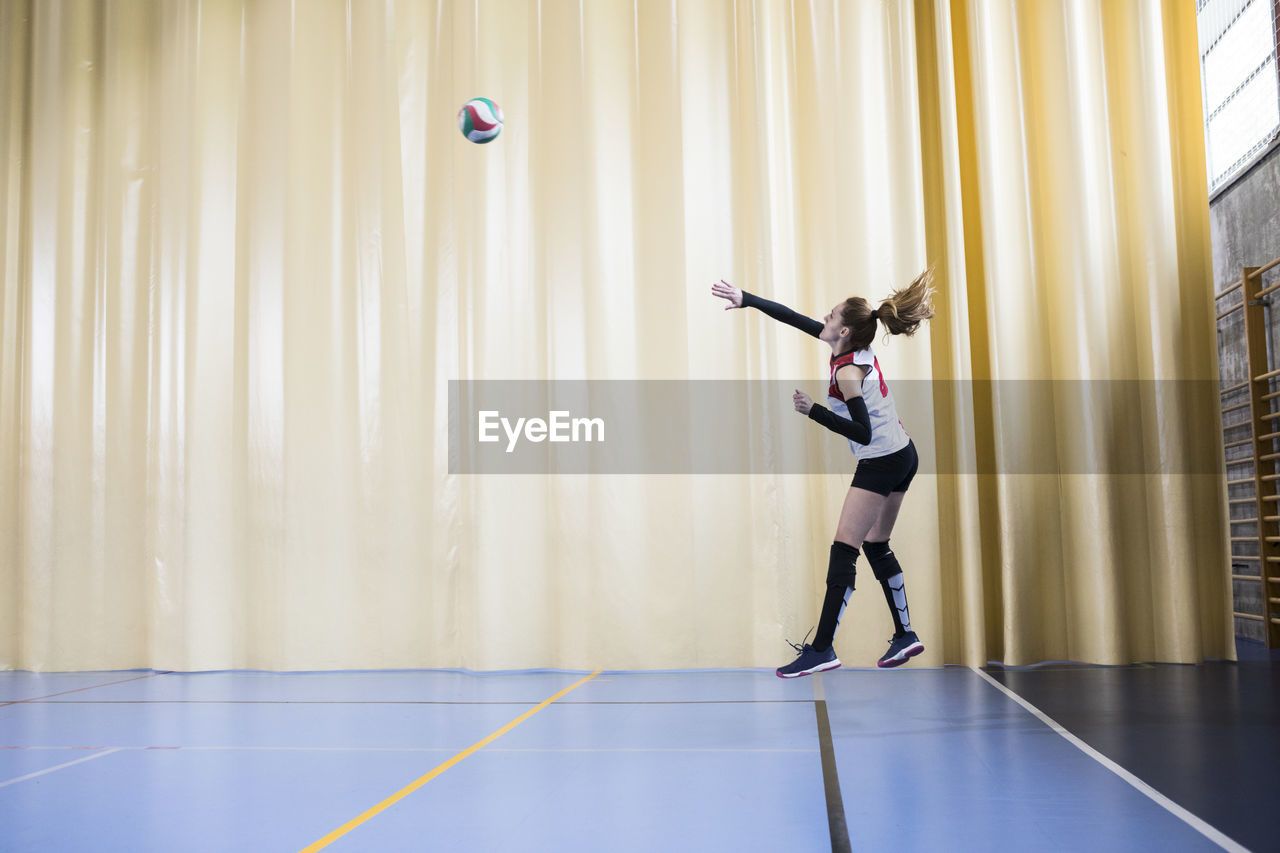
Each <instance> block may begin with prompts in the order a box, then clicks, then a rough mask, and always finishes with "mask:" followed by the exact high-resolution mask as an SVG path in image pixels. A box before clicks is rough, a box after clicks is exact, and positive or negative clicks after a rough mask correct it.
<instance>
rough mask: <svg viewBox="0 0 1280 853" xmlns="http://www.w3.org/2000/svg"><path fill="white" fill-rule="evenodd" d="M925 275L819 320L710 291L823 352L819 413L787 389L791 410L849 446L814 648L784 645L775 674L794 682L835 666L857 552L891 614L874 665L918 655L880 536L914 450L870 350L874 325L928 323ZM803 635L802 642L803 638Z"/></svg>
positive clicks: (909, 474) (911, 470)
mask: <svg viewBox="0 0 1280 853" xmlns="http://www.w3.org/2000/svg"><path fill="white" fill-rule="evenodd" d="M932 281H933V270H931V269H930V270H926V271H925V272H923V273H921V274H920V275H919V276H918V277H917V278H916V280H915V281H913V282H911V284H910V285H908V286H907V287H906V288H904V289H902V290H898V291H894V293H893V295H891V296H890V297H889V298H888V299H885V300H884V301H883V302H881V303H880V306H879V307H878V308H872V307H871V304H870V303H869V302H867V300H865V299H863V298H862V297H861V296H854V297H852V298H850V299H846V300H845V301H843V302H841V303H840V304H839V305H837V306H836V307H834V308H832V309H831V312H830V313H829V314H827V316H826V317H824V318H823V319H822V322H818V321H817V320H814V319H811V318H809V317H806V316H804V315H803V314H797V313H796V312H795V311H792V310H791V309H790V308H787V307H786V306H784V305H779V304H778V303H776V302H770V301H768V300H767V299H761V298H760V297H758V296H754V295H752V294H750V293H747V292H746V291H743V290H739V289H738V288H736V287H734V286H733V285H731V284H728V283H726V282H724V281H721V282H720V283H718V284H713V285H711V293H712V294H713V295H715V296H718V297H720V298H721V299H726V300H728V302H729V304H728V305H727V306H725V310H726V311H728V310H729V309H731V308H745V307H750V308H756V309H758V310H760V311H763V312H764V313H765V314H768V315H769V316H770V317H772V318H773V319H775V320H780V321H782V322H783V323H786V324H787V325H789V326H795V327H796V328H797V329H799V330H800V331H802V332H806V333H808V334H810V335H812V336H813V337H815V338H817V339H819V340H821V341H822V342H824V343H826V344H828V345H830V347H831V380H830V384H829V386H828V388H827V405H829V406H830V407H831V408H830V409H828V408H827V407H826V406H822V405H820V404H817V403H814V402H813V400H811V399H810V398H809V395H808V394H804V393H802V392H800V391H796V392H795V395H794V396H793V398H792V399H793V402H794V403H795V407H796V411H797V412H799V413H800V414H802V415H807V416H808V417H809V419H810V420H812V421H816V422H817V423H819V424H821V425H822V426H824V427H826V428H827V429H829V430H831V431H832V432H835V433H839V434H840V435H842V436H844V437H845V438H847V439H849V446H850V448H852V450H853V455H854V457H855V458H856V459H857V460H858V467H857V469H856V470H855V472H854V475H853V483H852V484H851V487H850V489H849V494H848V495H847V496H846V497H845V499H844V508H843V509H842V510H841V511H840V523H839V524H838V525H837V526H836V535H835V541H834V542H832V543H831V556H830V562H829V563H828V565H827V593H826V597H825V598H824V599H823V602H822V613H821V616H820V617H819V619H818V632H817V634H816V635H815V636H814V638H813V644H812V645H810V644H808V643H803V644H796V643H792V644H791V646H792V648H794V649H795V650H796V651H797V652H799V655H798V657H797V658H796V659H795V660H794V661H792V662H791V663H789V664H787V665H786V666H782V667H779V668H778V675H779V676H781V677H782V678H795V677H796V676H798V675H809V674H811V673H814V672H822V671H824V670H828V669H835V668H836V667H838V666H840V660H839V659H838V658H837V657H836V653H835V650H834V649H832V647H831V643H832V641H833V640H834V639H835V634H836V628H837V627H838V626H839V624H840V614H841V613H842V612H843V611H844V608H845V605H846V604H848V602H849V593H850V592H852V591H853V580H854V573H855V571H856V565H855V564H856V563H857V560H858V549H859V548H861V549H862V551H863V553H865V554H866V555H867V562H869V563H870V564H871V571H872V572H873V573H874V574H875V576H876V579H877V580H879V581H880V586H881V587H882V588H883V589H884V600H885V602H886V603H887V604H888V605H889V612H890V613H891V614H892V615H893V627H894V634H893V639H891V640H890V641H889V650H888V651H887V652H885V653H884V656H883V657H881V658H880V661H879V666H882V667H888V666H898V665H900V664H903V663H906V661H907V659H908V658H910V657H914V656H915V655H918V654H920V653H921V652H923V651H924V644H923V643H921V642H920V638H919V637H917V636H916V634H915V632H914V631H912V630H911V618H910V616H909V615H908V613H907V593H906V588H905V586H904V584H903V579H902V569H901V568H900V567H899V566H898V560H897V558H896V557H894V555H893V551H891V550H889V534H890V533H892V532H893V523H894V522H895V521H897V519H898V510H899V509H900V508H901V507H902V499H903V497H905V496H906V493H907V487H908V486H910V485H911V479H912V478H913V477H914V476H915V474H916V468H917V466H918V463H919V458H918V457H917V455H916V447H915V443H914V442H912V441H911V436H909V435H907V432H906V430H904V429H903V428H902V421H900V420H898V412H897V409H896V408H895V407H894V404H893V397H892V395H890V393H889V386H888V385H887V384H886V383H885V380H884V377H883V376H882V375H881V373H880V362H879V361H878V360H877V359H876V357H875V355H874V354H873V353H872V352H871V343H872V340H873V339H874V338H875V336H876V331H877V329H878V328H879V324H880V323H884V325H885V328H886V329H888V331H889V333H890V334H893V335H912V334H914V333H915V331H916V329H917V328H919V327H920V324H921V323H923V322H924V321H925V320H928V319H929V318H930V317H932V316H933V305H932V304H931V300H932V297H933V292H934V291H933V287H932V286H931V285H932ZM806 636H807V635H806Z"/></svg>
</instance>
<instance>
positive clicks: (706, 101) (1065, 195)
mask: <svg viewBox="0 0 1280 853" xmlns="http://www.w3.org/2000/svg"><path fill="white" fill-rule="evenodd" d="M0 93H2V94H3V100H2V101H0V275H2V276H3V291H2V293H0V668H2V667H8V668H15V667H16V668H24V669H99V668H128V667H155V668H158V669H177V670H194V669H219V668H264V669H323V668H381V667H442V666H457V667H468V668H476V669H498V668H524V667H541V666H554V667H572V668H594V667H608V668H620V669H634V668H641V669H657V668H671V667H715V666H772V665H777V664H779V663H783V662H785V661H786V660H787V659H788V657H789V649H788V648H787V647H786V646H785V645H783V644H782V642H781V641H782V639H783V638H784V637H789V638H791V639H799V637H800V636H801V635H802V634H803V633H804V630H805V629H806V628H807V627H808V626H809V625H811V624H812V623H813V622H814V621H815V619H816V615H817V606H818V603H819V598H820V595H821V590H822V584H823V577H824V575H825V568H826V565H825V564H826V552H827V548H828V545H829V543H830V541H831V536H832V534H833V532H834V529H835V523H836V519H837V516H838V513H839V508H840V504H841V501H842V499H843V496H844V493H845V492H846V490H847V488H848V479H849V475H850V473H851V470H852V460H851V459H848V460H847V462H848V467H847V468H845V469H840V470H832V471H831V472H830V473H829V474H822V475H818V474H809V475H797V474H787V473H772V472H769V471H764V472H762V473H756V474H738V475H730V474H724V475H699V476H694V475H688V474H679V473H677V474H665V475H619V474H609V475H604V474H599V475H587V476H548V475H520V476H515V475H513V476H501V475H467V474H459V473H450V468H449V446H448V435H449V417H450V415H449V400H448V395H449V382H450V381H451V380H472V379H529V380H567V379H591V380H619V381H621V380H632V379H664V380H684V379H710V378H715V379H732V380H758V379H771V380H791V379H795V378H796V377H800V380H798V381H803V382H807V383H808V385H807V386H805V387H806V388H807V390H809V392H810V393H811V394H813V395H814V396H815V397H820V396H821V395H822V392H823V389H824V386H825V375H824V372H825V358H826V355H827V354H826V353H824V352H822V351H821V350H822V347H821V346H820V345H817V344H815V343H813V342H811V341H808V340H806V339H805V338H804V337H803V336H801V335H799V334H797V333H795V332H794V331H793V330H790V329H786V328H782V327H778V326H777V324H772V323H770V322H769V321H767V320H766V319H764V318H763V317H761V316H760V315H758V314H754V315H753V314H749V313H745V312H744V313H730V314H725V313H724V312H722V311H721V306H720V305H719V304H716V302H715V300H713V299H712V298H711V297H710V296H709V294H708V288H709V285H710V283H711V282H712V281H715V280H717V279H720V278H726V279H728V280H730V281H732V282H734V283H736V284H739V285H741V286H742V287H744V288H746V289H748V290H752V291H753V292H758V293H761V294H763V295H766V296H769V297H771V298H774V299H778V300H780V301H783V302H786V303H788V304H791V305H793V306H795V307H796V308H798V309H800V310H803V311H805V312H806V313H809V314H812V315H816V316H821V315H822V314H824V313H825V312H826V311H827V310H828V309H829V308H830V307H831V306H832V305H833V304H835V303H836V302H837V301H839V300H840V299H843V298H844V297H846V296H849V295H853V294H861V295H864V296H867V297H869V298H879V297H882V296H885V295H887V293H888V291H889V290H890V289H891V288H892V287H895V286H901V285H902V284H904V283H906V282H907V281H909V280H910V279H911V278H912V277H913V276H914V274H915V273H916V272H918V271H919V269H920V268H922V267H923V266H925V265H926V263H929V262H934V263H936V264H937V265H938V269H939V286H940V293H939V297H938V300H937V307H938V309H939V310H938V317H937V318H936V319H935V320H934V321H933V322H932V324H931V325H930V326H928V327H927V328H926V329H925V330H924V331H923V332H922V333H920V334H919V335H917V336H916V337H915V338H912V339H894V340H893V341H891V342H889V343H887V344H880V343H877V352H878V354H879V356H880V358H881V360H882V362H883V363H884V364H885V368H886V373H888V374H889V375H890V377H891V379H895V380H897V381H899V382H905V381H909V380H915V381H917V382H920V383H930V384H929V385H928V387H929V388H930V389H931V391H930V393H929V394H928V395H927V405H926V406H925V408H924V412H925V414H924V416H923V417H919V416H917V417H918V421H917V422H913V423H909V424H908V428H909V429H910V430H911V431H912V432H913V434H915V435H916V436H917V441H918V443H919V444H920V446H921V451H922V456H923V457H924V460H923V469H922V474H921V475H920V476H919V477H918V478H917V480H916V484H915V485H914V486H913V488H912V491H911V493H910V494H909V496H908V498H907V501H906V504H905V506H904V509H903V513H902V516H901V519H900V521H899V526H898V528H897V530H896V532H895V538H894V549H895V551H896V552H897V554H898V556H899V559H900V560H901V561H902V563H903V565H904V569H905V570H906V576H907V578H908V581H907V584H908V586H907V588H908V594H909V597H910V603H911V609H912V617H913V622H914V623H915V625H916V627H917V628H918V630H919V631H920V632H921V634H922V638H923V639H924V640H925V642H926V644H927V645H928V647H929V650H928V652H927V653H926V655H925V656H924V657H923V658H921V660H922V662H923V663H925V664H933V665H937V664H941V663H944V662H946V663H966V664H977V663H982V662H985V661H986V660H989V659H1001V660H1004V661H1006V662H1008V663H1011V664H1021V663H1028V662H1032V661H1037V660H1045V659H1074V660H1084V661H1093V662H1099V663H1120V662H1125V661H1130V660H1171V661H1196V660H1200V659H1203V658H1205V657H1229V656H1231V655H1232V651H1231V642H1232V638H1231V627H1230V620H1229V618H1228V616H1229V592H1230V591H1229V587H1228V583H1229V581H1228V577H1227V570H1226V562H1227V548H1226V538H1225V533H1224V527H1225V518H1226V513H1225V505H1226V503H1225V484H1224V482H1223V478H1222V477H1221V475H1220V473H1213V471H1212V470H1211V469H1212V466H1213V463H1214V461H1215V460H1220V459H1221V458H1222V440H1221V437H1220V433H1219V432H1218V427H1217V421H1216V419H1217V412H1216V409H1215V408H1213V407H1208V408H1206V407H1205V406H1202V405H1195V404H1194V403H1193V402H1190V401H1188V402H1184V403H1182V404H1179V405H1173V406H1170V405H1168V404H1167V403H1166V402H1165V400H1166V398H1165V397H1164V396H1161V395H1159V394H1157V395H1155V396H1154V398H1153V400H1151V401H1145V398H1144V402H1143V403H1142V404H1141V405H1140V406H1139V408H1138V410H1137V411H1138V417H1137V418H1136V420H1137V421H1138V422H1139V423H1138V424H1137V425H1136V427H1134V429H1136V435H1137V438H1136V441H1137V442H1138V444H1137V446H1138V447H1139V449H1140V451H1141V452H1142V453H1144V454H1147V455H1149V456H1151V457H1152V458H1154V459H1156V460H1157V463H1159V461H1160V460H1178V462H1177V464H1173V465H1170V466H1169V467H1168V468H1167V469H1166V468H1162V467H1161V466H1160V464H1155V465H1152V466H1149V469H1148V470H1145V471H1144V472H1143V473H1138V474H1123V475H1116V474H1109V473H1106V472H1105V467H1104V471H1103V472H1101V473H1099V472H1097V471H1092V472H1078V471H1074V470H1065V469H1064V470H1062V471H1058V472H1056V473H1035V472H1030V473H1028V472H1024V471H1023V470H1020V469H1019V468H1018V466H1017V465H1016V464H1013V463H1010V462H1009V460H1010V459H1012V458H1014V457H1015V456H1016V455H1017V452H1018V451H1019V448H1020V443H1025V442H1026V441H1027V440H1028V438H1027V435H1028V432H1029V431H1031V432H1037V433H1038V432H1039V431H1040V430H1041V429H1042V428H1043V427H1045V426H1046V424H1047V425H1048V426H1049V427H1052V425H1053V424H1054V423H1056V416H1057V415H1059V414H1061V415H1062V416H1063V417H1064V418H1074V419H1075V420H1074V421H1072V422H1073V423H1079V424H1080V425H1081V429H1080V430H1078V432H1082V433H1083V434H1084V435H1086V436H1089V437H1091V438H1090V440H1094V439H1095V438H1096V443H1097V445H1098V446H1099V447H1102V448H1103V450H1102V451H1100V452H1102V455H1103V458H1104V460H1105V459H1107V458H1110V456H1109V454H1112V455H1113V454H1115V453H1119V452H1121V451H1122V450H1123V449H1124V447H1129V446H1131V445H1124V446H1123V447H1121V448H1120V450H1117V449H1116V446H1113V443H1111V442H1109V441H1108V439H1107V438H1106V436H1108V435H1110V434H1111V433H1112V432H1113V431H1114V430H1115V428H1116V412H1115V411H1108V410H1106V409H1105V408H1104V409H1090V408H1086V409H1085V410H1084V411H1083V414H1073V413H1072V412H1073V411H1074V410H1071V408H1070V406H1069V405H1067V403H1068V402H1069V401H1063V402H1062V405H1063V409H1062V412H1061V413H1059V412H1057V410H1056V409H1055V411H1054V412H1053V413H1051V414H1052V415H1053V416H1051V417H1048V418H1047V419H1046V417H1045V414H1044V413H1043V412H1041V413H1036V416H1035V417H1033V418H1030V419H1027V420H1024V419H1022V418H1021V414H1020V412H1021V408H1020V406H1021V405H1022V404H1021V403H1019V401H1017V400H1014V399H1010V396H1011V392H1009V391H1008V390H1007V389H1008V387H1012V386H1009V385H1008V384H1007V383H1009V382H1015V381H1017V380H1029V381H1032V382H1040V381H1044V380H1076V379H1098V378H1105V379H1127V380H1144V381H1150V382H1154V381H1156V380H1159V381H1170V382H1175V383H1176V382H1184V381H1191V380H1207V381H1213V382H1216V379H1217V359H1216V349H1215V342H1214V339H1213V335H1212V333H1211V332H1212V328H1213V325H1212V323H1213V321H1212V313H1211V311H1212V300H1211V290H1210V288H1211V277H1210V274H1209V244H1208V218H1207V199H1206V181H1205V167H1204V152H1203V142H1202V132H1201V125H1200V121H1201V115H1200V100H1199V99H1200V88H1199V79H1198V66H1197V62H1196V42H1195V14H1194V8H1193V7H1192V6H1191V5H1190V4H1186V3H1181V2H1174V0H1169V2H1165V3H1161V2H1154V0H1152V2H1135V3H1110V2H1105V0H1084V2H1066V0H1062V1H1061V2H1057V0H1055V1H1054V2H1047V0H1027V2H1016V3H1000V4H994V3H981V2H969V3H966V2H959V0H957V2H946V1H945V0H938V1H937V2H930V1H929V0H916V1H915V2H914V3H899V2H891V1H890V0H886V2H881V3H875V2H866V3H863V2H856V3H855V2H838V0H826V2H823V0H813V2H795V3H784V2H775V1H774V0H758V2H731V0H720V2H717V0H633V2H626V1H625V0H585V2H579V1H578V0H542V1H541V2H538V0H446V2H439V3H428V2H395V1H394V0H385V2H347V3H343V2H319V0H317V2H307V3H291V2H288V0H279V2H203V3H202V2H195V0H193V1H192V2H183V3H163V4H161V3H153V2H150V0H102V2H58V0H48V2H46V0H27V2H23V1H22V0H12V1H11V2H7V3H4V4H0ZM476 96H485V97H490V98H492V99H493V100H495V101H497V102H498V103H499V104H500V105H501V107H502V108H503V111H504V113H505V118H506V126H505V129H504V131H503V134H502V136H501V137H500V138H499V139H498V140H497V141H495V142H494V143H492V144H489V145H485V146H480V145H472V144H470V143H468V142H466V141H465V140H464V139H463V138H462V137H461V136H460V134H459V133H458V130H457V126H456V123H455V119H454V116H455V113H456V112H457V110H458V108H459V106H460V105H461V104H462V103H463V102H464V101H465V100H467V99H468V98H471V97H476ZM971 380H978V382H972V381H971ZM983 383H986V384H983ZM1055 387H1056V386H1055ZM1143 387H1146V386H1143ZM1055 393H1056V392H1055ZM1064 393H1067V394H1068V395H1069V394H1070V392H1064ZM786 416H790V417H795V416H794V415H791V414H790V400H789V397H783V398H781V399H779V400H777V401H766V405H765V408H764V410H763V411H762V414H761V418H762V422H763V423H764V424H765V426H764V428H763V437H764V438H765V439H766V440H767V439H768V437H769V435H770V434H771V432H770V428H769V427H768V424H769V423H770V422H772V419H778V418H782V417H786ZM739 426H740V425H736V424H727V425H726V424H703V425H700V427H701V428H704V429H706V430H708V431H714V430H723V429H732V428H738V427H739ZM757 426H758V425H757ZM751 428H752V429H755V428H756V426H752V427H751ZM1050 432H1052V430H1050ZM1130 432H1132V430H1130ZM815 440H816V439H815ZM829 440H831V441H834V440H835V439H834V438H830V439H829ZM1052 440H1053V441H1057V440H1058V439H1057V438H1053V439H1052ZM1187 460H1191V463H1195V464H1189V463H1188V462H1187ZM1219 465H1220V463H1219ZM1068 467H1069V466H1068ZM1205 470H1209V473H1203V472H1204V471H1205ZM1186 472H1192V473H1186ZM1195 472H1200V473H1195ZM858 587H859V589H858V593H857V594H855V596H854V599H853V602H852V604H851V606H850V609H849V612H848V614H846V616H845V618H844V621H843V624H842V626H841V631H840V634H839V636H838V637H837V650H838V651H839V653H840V655H841V657H842V659H844V660H846V662H847V663H849V664H852V665H866V664H869V663H870V662H871V661H873V660H874V659H875V658H876V657H877V656H878V655H879V654H880V653H881V652H882V651H883V648H884V638H885V637H887V636H888V631H889V628H888V625H889V620H888V615H887V614H886V613H885V608H884V602H883V600H882V598H881V596H880V594H879V591H878V590H876V589H875V582H874V580H873V578H872V577H871V576H870V571H869V570H868V569H866V567H865V565H864V566H863V567H862V572H861V577H860V579H859V584H858Z"/></svg>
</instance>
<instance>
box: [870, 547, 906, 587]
mask: <svg viewBox="0 0 1280 853" xmlns="http://www.w3.org/2000/svg"><path fill="white" fill-rule="evenodd" d="M862 550H863V551H865V552H866V554H867V562H868V563H870V564H871V571H872V572H873V573H874V574H875V576H876V580H878V581H887V580H888V579H889V578H891V577H893V576H894V575H898V574H902V567H901V566H899V565H898V558H897V557H895V556H893V552H892V551H890V550H889V540H888V539H886V540H885V541H883V542H863V543H862Z"/></svg>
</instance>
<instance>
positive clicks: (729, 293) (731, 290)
mask: <svg viewBox="0 0 1280 853" xmlns="http://www.w3.org/2000/svg"><path fill="white" fill-rule="evenodd" d="M711 295H712V296H719V297H720V298H721V299H727V300H729V304H728V305H726V306H724V310H726V311H728V310H729V309H731V308H741V307H742V291H741V290H739V289H738V288H736V287H734V286H733V285H732V284H729V282H727V281H725V280H724V279H720V281H719V282H718V283H717V284H713V285H711Z"/></svg>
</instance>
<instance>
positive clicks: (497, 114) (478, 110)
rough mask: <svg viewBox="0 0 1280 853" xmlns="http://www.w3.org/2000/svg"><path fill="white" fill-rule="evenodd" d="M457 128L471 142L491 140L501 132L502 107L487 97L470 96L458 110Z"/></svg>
mask: <svg viewBox="0 0 1280 853" xmlns="http://www.w3.org/2000/svg"><path fill="white" fill-rule="evenodd" d="M458 129H459V130H461V131H462V135H463V136H465V137H466V138H467V139H468V140H470V141H471V142H475V143H478V144H480V145H483V144H484V143H486V142H492V141H493V140H495V139H497V138H498V134H499V133H502V107H500V106H498V105H497V104H495V103H494V102H493V101H491V100H489V99H488V98H472V99H471V100H469V101H467V102H466V103H465V104H463V105H462V109H460V110H458Z"/></svg>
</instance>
